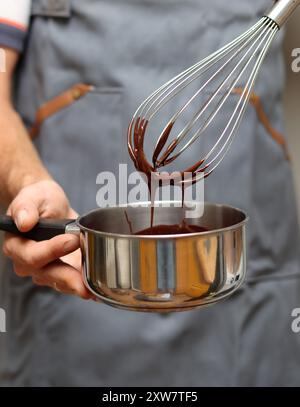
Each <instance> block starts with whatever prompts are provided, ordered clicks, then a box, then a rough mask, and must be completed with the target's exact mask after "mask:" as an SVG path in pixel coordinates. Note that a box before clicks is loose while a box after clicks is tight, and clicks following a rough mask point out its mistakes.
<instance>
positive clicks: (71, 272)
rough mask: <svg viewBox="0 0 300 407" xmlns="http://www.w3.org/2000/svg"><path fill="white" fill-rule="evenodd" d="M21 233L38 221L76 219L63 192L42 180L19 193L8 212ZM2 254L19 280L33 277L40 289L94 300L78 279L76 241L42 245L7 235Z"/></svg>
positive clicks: (63, 239) (66, 239)
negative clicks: (47, 288) (47, 287)
mask: <svg viewBox="0 0 300 407" xmlns="http://www.w3.org/2000/svg"><path fill="white" fill-rule="evenodd" d="M8 214H9V215H11V216H12V217H13V219H14V220H15V222H16V224H17V226H18V229H19V230H20V231H22V232H28V231H29V230H31V229H32V228H33V227H34V226H35V225H36V223H37V222H38V220H39V219H40V218H71V219H72V218H76V217H77V215H76V213H75V212H74V211H73V210H72V209H71V208H70V206H69V202H68V199H67V197H66V195H65V193H64V191H63V190H62V188H61V187H60V186H59V185H58V184H57V183H56V182H54V181H51V180H44V181H40V182H36V183H34V184H32V185H28V186H26V187H25V188H23V189H21V191H20V192H19V194H18V195H17V196H16V198H15V199H14V200H13V202H12V203H11V205H10V206H9V209H8ZM3 251H4V254H5V255H6V256H8V257H10V258H11V259H12V260H13V263H14V269H15V272H16V274H17V275H18V276H20V277H32V280H33V281H34V282H35V283H36V284H38V285H43V286H49V287H52V288H55V289H56V290H59V291H61V292H63V293H66V294H74V295H77V296H79V297H81V298H83V299H91V298H92V297H93V296H92V295H91V294H90V293H89V291H88V290H87V289H86V288H85V286H84V283H83V280H82V275H81V254H80V250H79V237H78V236H75V235H68V234H66V235H61V236H57V237H54V238H53V239H50V240H47V241H44V242H34V241H31V240H27V239H23V238H20V237H16V236H13V235H10V234H7V235H6V238H5V242H4V245H3Z"/></svg>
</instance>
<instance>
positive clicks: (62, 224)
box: [0, 215, 74, 242]
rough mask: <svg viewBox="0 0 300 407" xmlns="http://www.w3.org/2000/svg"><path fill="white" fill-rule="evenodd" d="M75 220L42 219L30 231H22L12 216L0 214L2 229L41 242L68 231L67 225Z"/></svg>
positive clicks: (0, 226)
mask: <svg viewBox="0 0 300 407" xmlns="http://www.w3.org/2000/svg"><path fill="white" fill-rule="evenodd" d="M73 222H74V219H41V220H40V221H39V222H38V223H37V224H36V226H35V227H34V228H33V229H31V230H30V231H29V232H26V233H22V232H20V231H19V229H18V228H17V226H16V224H15V222H14V221H13V219H12V217H11V216H5V215H2V216H0V230H3V231H5V232H9V233H12V234H14V235H18V236H21V237H25V238H26V239H30V240H35V241H37V242H40V241H42V240H48V239H51V238H52V237H55V236H57V235H62V234H64V233H66V227H67V225H69V224H70V223H73Z"/></svg>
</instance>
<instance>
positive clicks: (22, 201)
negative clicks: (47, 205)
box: [8, 188, 43, 232]
mask: <svg viewBox="0 0 300 407" xmlns="http://www.w3.org/2000/svg"><path fill="white" fill-rule="evenodd" d="M42 203H43V196H42V195H41V193H39V191H38V190H35V191H32V190H31V191H29V189H26V188H25V189H24V190H22V191H21V192H20V193H19V194H18V195H17V196H16V198H15V199H14V200H13V202H12V203H11V205H10V207H9V209H8V214H9V215H11V216H12V218H13V219H14V221H15V223H16V225H17V227H18V229H19V230H20V231H21V232H28V231H29V230H31V229H32V228H33V227H34V226H35V225H36V224H37V222H38V221H39V217H40V212H41V207H42Z"/></svg>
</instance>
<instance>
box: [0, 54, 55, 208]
mask: <svg viewBox="0 0 300 407" xmlns="http://www.w3.org/2000/svg"><path fill="white" fill-rule="evenodd" d="M5 52H6V72H5V73H0V145H1V149H0V184H1V186H2V187H1V189H0V200H1V202H2V203H4V204H8V203H9V202H10V201H11V200H12V199H13V198H14V197H15V196H16V194H17V193H18V192H19V191H20V190H21V189H22V188H23V187H25V186H26V185H29V184H32V183H33V182H37V181H41V180H49V179H51V177H50V175H49V173H48V172H47V170H46V169H45V167H44V166H43V165H42V163H41V161H40V159H39V157H38V154H37V152H36V150H35V148H34V146H33V144H32V142H31V140H30V139H29V136H28V135H27V132H26V129H25V127H24V125H23V123H22V121H21V119H20V117H19V115H18V114H17V113H16V112H15V110H14V109H13V106H12V103H11V85H12V78H13V73H14V69H15V66H16V64H17V61H18V53H17V52H16V51H14V50H10V49H6V50H5Z"/></svg>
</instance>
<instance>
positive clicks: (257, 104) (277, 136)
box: [233, 88, 290, 161]
mask: <svg viewBox="0 0 300 407" xmlns="http://www.w3.org/2000/svg"><path fill="white" fill-rule="evenodd" d="M243 90H244V89H243V88H235V89H234V90H233V93H234V94H236V95H242V94H243ZM249 102H250V104H251V105H252V106H253V107H254V108H255V110H256V114H257V118H258V120H259V121H260V122H261V124H262V125H263V126H264V128H265V129H266V131H267V133H268V134H269V135H270V136H271V137H272V139H273V140H274V141H276V143H277V144H279V145H280V147H281V148H282V149H283V152H284V155H285V158H286V159H287V160H288V161H290V155H289V151H288V147H287V144H286V141H285V138H284V137H283V135H282V134H281V133H279V131H277V130H276V129H274V127H273V126H272V125H271V122H270V120H269V118H268V116H267V115H266V113H265V111H264V108H263V105H262V102H261V99H260V97H259V96H258V95H257V94H256V93H254V92H251V94H250V99H249Z"/></svg>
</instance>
